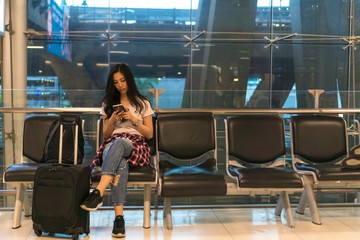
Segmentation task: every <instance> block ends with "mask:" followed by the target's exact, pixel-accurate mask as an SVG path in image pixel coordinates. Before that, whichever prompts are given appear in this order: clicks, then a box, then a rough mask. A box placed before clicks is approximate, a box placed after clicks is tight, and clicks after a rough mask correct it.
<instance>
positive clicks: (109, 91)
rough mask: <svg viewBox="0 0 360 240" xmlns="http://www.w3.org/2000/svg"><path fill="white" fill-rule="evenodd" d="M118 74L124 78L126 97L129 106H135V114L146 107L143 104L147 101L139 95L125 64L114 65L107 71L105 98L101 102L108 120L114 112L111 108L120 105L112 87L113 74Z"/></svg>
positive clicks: (116, 92) (118, 94)
mask: <svg viewBox="0 0 360 240" xmlns="http://www.w3.org/2000/svg"><path fill="white" fill-rule="evenodd" d="M118 72H119V73H121V74H123V75H124V77H125V80H126V83H127V87H128V91H127V97H128V99H129V101H130V104H132V105H135V108H136V111H137V112H142V111H143V110H144V107H146V106H145V104H144V103H145V101H149V100H148V99H147V98H146V97H145V96H144V95H141V94H140V92H139V90H138V88H137V86H136V83H135V79H134V76H133V74H132V72H131V70H130V68H129V66H128V65H127V64H125V63H120V64H116V65H114V66H113V67H112V68H111V69H110V71H109V75H108V78H107V84H106V91H105V97H104V98H103V100H102V102H103V104H105V106H104V110H105V113H106V115H107V117H108V118H109V117H111V115H112V114H113V112H114V110H113V108H112V106H113V105H115V104H119V103H121V102H120V92H119V91H118V90H117V89H116V88H115V86H114V74H115V73H118Z"/></svg>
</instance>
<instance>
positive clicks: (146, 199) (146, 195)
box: [143, 185, 151, 228]
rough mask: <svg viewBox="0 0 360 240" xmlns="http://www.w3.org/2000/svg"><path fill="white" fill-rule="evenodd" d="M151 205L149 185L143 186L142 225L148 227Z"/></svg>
mask: <svg viewBox="0 0 360 240" xmlns="http://www.w3.org/2000/svg"><path fill="white" fill-rule="evenodd" d="M150 205H151V189H150V185H145V186H144V220H143V227H144V228H150V227H151V226H150V207H151V206H150Z"/></svg>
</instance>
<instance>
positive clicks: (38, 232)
mask: <svg viewBox="0 0 360 240" xmlns="http://www.w3.org/2000/svg"><path fill="white" fill-rule="evenodd" d="M34 232H35V234H36V236H38V237H40V236H41V234H42V232H41V231H40V230H37V229H34Z"/></svg>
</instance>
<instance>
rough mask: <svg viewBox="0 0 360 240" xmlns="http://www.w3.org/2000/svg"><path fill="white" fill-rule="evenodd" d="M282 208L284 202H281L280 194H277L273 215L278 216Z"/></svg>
mask: <svg viewBox="0 0 360 240" xmlns="http://www.w3.org/2000/svg"><path fill="white" fill-rule="evenodd" d="M283 208H284V202H283V199H282V195H281V194H279V198H278V201H277V204H276V208H275V215H276V216H280V215H281V211H282V210H283Z"/></svg>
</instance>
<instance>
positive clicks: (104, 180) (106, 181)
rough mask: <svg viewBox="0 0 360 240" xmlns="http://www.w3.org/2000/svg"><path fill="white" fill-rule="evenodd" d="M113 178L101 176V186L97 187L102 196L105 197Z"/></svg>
mask: <svg viewBox="0 0 360 240" xmlns="http://www.w3.org/2000/svg"><path fill="white" fill-rule="evenodd" d="M112 180H113V176H110V175H101V178H100V182H99V185H98V186H97V187H96V189H97V190H99V191H100V196H101V197H102V196H104V193H105V190H106V188H107V186H108V185H109V184H110V183H111V182H112Z"/></svg>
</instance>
